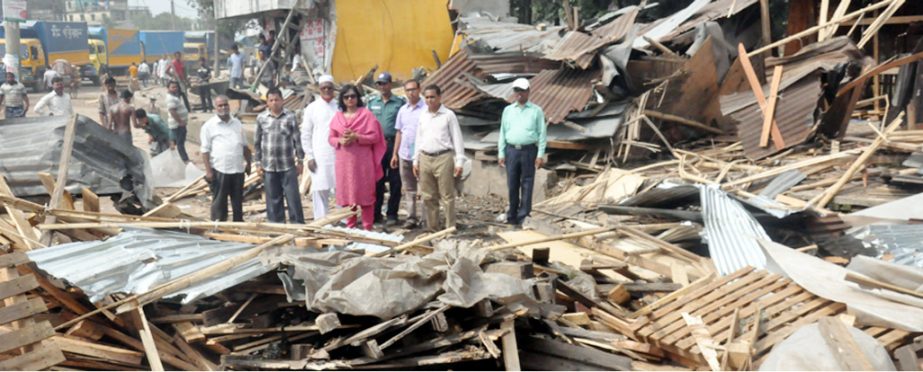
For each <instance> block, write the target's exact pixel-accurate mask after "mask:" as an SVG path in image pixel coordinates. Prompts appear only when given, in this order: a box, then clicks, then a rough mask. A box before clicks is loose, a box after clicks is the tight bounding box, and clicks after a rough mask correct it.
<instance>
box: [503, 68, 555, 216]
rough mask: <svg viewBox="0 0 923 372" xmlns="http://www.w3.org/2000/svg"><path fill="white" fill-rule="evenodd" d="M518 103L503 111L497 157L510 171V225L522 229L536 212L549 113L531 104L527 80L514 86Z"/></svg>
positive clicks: (508, 186)
mask: <svg viewBox="0 0 923 372" xmlns="http://www.w3.org/2000/svg"><path fill="white" fill-rule="evenodd" d="M513 94H514V96H515V98H516V102H513V103H512V104H510V105H509V106H506V108H505V109H503V116H502V117H501V119H500V140H499V141H498V143H497V150H498V152H497V156H498V157H499V158H500V166H501V167H505V168H506V182H507V188H508V189H509V200H510V207H509V209H508V210H507V212H506V222H507V223H508V224H510V225H516V226H519V225H522V222H523V220H525V218H526V217H528V216H529V213H531V212H532V188H533V186H534V184H535V170H536V169H538V168H541V167H542V165H544V164H545V145H546V143H547V140H546V138H545V132H546V127H545V113H544V112H542V108H541V107H538V106H536V105H535V104H534V103H532V102H529V81H528V80H526V79H523V78H519V79H516V81H514V82H513Z"/></svg>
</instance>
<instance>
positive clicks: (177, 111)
mask: <svg viewBox="0 0 923 372" xmlns="http://www.w3.org/2000/svg"><path fill="white" fill-rule="evenodd" d="M167 110H168V111H169V114H168V115H167V125H168V126H169V127H170V130H171V131H173V140H174V141H175V142H176V151H178V152H179V157H180V158H181V159H183V162H185V163H189V155H187V154H186V125H187V124H189V110H187V109H186V105H185V104H184V103H183V100H182V98H181V97H180V90H179V83H178V82H176V81H175V80H171V81H170V82H169V83H167Z"/></svg>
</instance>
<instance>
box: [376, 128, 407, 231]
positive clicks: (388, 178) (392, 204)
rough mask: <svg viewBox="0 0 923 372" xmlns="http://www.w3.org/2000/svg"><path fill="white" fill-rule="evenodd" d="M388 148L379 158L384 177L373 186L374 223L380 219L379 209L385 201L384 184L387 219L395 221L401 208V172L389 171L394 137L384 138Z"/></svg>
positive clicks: (398, 170)
mask: <svg viewBox="0 0 923 372" xmlns="http://www.w3.org/2000/svg"><path fill="white" fill-rule="evenodd" d="M385 142H387V145H386V146H388V148H387V150H385V156H384V157H382V158H381V169H382V170H384V171H385V176H384V177H382V178H381V179H380V180H378V183H377V184H376V185H375V221H378V220H380V219H381V209H382V207H383V206H384V201H385V184H386V183H387V184H388V193H389V194H390V196H389V197H388V211H387V213H388V219H393V220H396V219H397V210H398V208H400V207H401V171H400V169H391V156H392V155H394V137H385Z"/></svg>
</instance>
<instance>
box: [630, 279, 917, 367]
mask: <svg viewBox="0 0 923 372" xmlns="http://www.w3.org/2000/svg"><path fill="white" fill-rule="evenodd" d="M735 309H737V327H736V328H735V336H734V340H735V341H736V340H754V339H755V342H754V343H753V345H752V350H753V355H752V357H753V360H754V361H755V363H757V364H756V365H758V363H759V362H761V361H762V359H763V358H764V357H765V356H766V355H767V354H768V353H769V351H770V350H771V349H772V347H773V346H774V345H775V344H777V343H779V342H781V341H782V340H785V338H787V337H788V336H789V335H791V334H792V333H794V332H795V331H796V330H798V329H799V328H801V326H803V325H807V324H811V323H814V322H816V321H817V320H819V319H821V318H823V317H827V316H837V315H839V314H842V313H844V312H845V310H846V305H844V304H842V303H839V302H834V301H829V300H826V299H823V298H821V297H818V296H815V295H813V294H811V293H810V292H808V291H806V290H804V288H802V287H800V286H799V285H798V284H796V283H794V282H792V281H791V280H789V279H787V278H785V277H782V276H780V275H777V274H772V273H768V272H766V271H761V270H754V269H753V268H744V269H741V270H738V271H737V272H735V273H733V274H730V275H727V276H724V277H721V278H718V279H716V280H712V281H706V282H700V283H694V284H692V285H691V286H690V287H688V288H684V289H683V294H682V295H680V296H676V297H675V298H673V299H672V300H668V301H664V302H662V303H656V304H654V305H653V306H652V308H651V309H650V310H651V311H650V312H648V313H647V314H646V315H644V316H642V317H640V318H638V319H637V320H636V321H635V322H634V323H633V324H632V329H633V331H634V333H635V337H636V338H637V339H639V340H642V341H645V342H647V343H650V344H653V345H657V346H659V347H660V348H662V349H663V350H664V351H666V352H668V353H670V354H673V355H675V356H676V357H677V359H678V360H681V361H683V362H684V364H687V365H689V366H702V365H705V360H704V358H703V357H702V354H701V353H700V352H699V349H698V347H697V346H696V341H695V338H694V337H693V335H692V328H691V327H689V326H687V325H686V322H685V321H684V320H683V317H682V313H689V314H691V315H695V316H699V317H701V318H702V321H703V322H704V323H705V325H706V327H707V329H708V333H709V335H710V336H711V338H712V339H713V340H714V341H715V343H716V344H717V345H725V344H727V341H728V336H729V328H730V324H731V322H732V321H733V320H732V319H733V318H734V317H733V313H734V310H735ZM757 311H759V313H760V321H759V333H758V334H757V335H755V337H754V334H753V326H754V324H755V322H754V315H755V314H756V312H757ZM861 329H862V330H864V331H865V332H866V333H868V334H870V335H872V336H873V337H875V338H876V339H878V340H879V341H880V342H881V343H882V344H883V345H885V346H886V347H887V348H888V349H889V350H891V349H893V348H895V347H897V346H900V342H901V341H903V340H904V339H905V338H906V337H907V336H908V335H909V333H907V332H904V331H899V330H893V329H888V328H882V327H861Z"/></svg>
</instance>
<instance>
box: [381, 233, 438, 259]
mask: <svg viewBox="0 0 923 372" xmlns="http://www.w3.org/2000/svg"><path fill="white" fill-rule="evenodd" d="M454 232H455V226H452V227H450V228H447V229H445V230H441V231H437V232H434V233H431V234H427V235H424V236H422V237H419V238H416V239H414V240H413V241H410V242H407V243H404V244H401V245H399V246H396V247H394V248H391V249H389V250H386V251H384V252H378V253H375V254H372V255H371V256H372V257H384V256H387V255H389V254H392V253H398V252H401V251H404V250H407V249H410V248H413V247H416V246H418V245H420V244H423V243H426V242H429V241H431V240H435V239H439V238H441V237H444V236H446V235H449V234H452V233H454Z"/></svg>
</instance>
